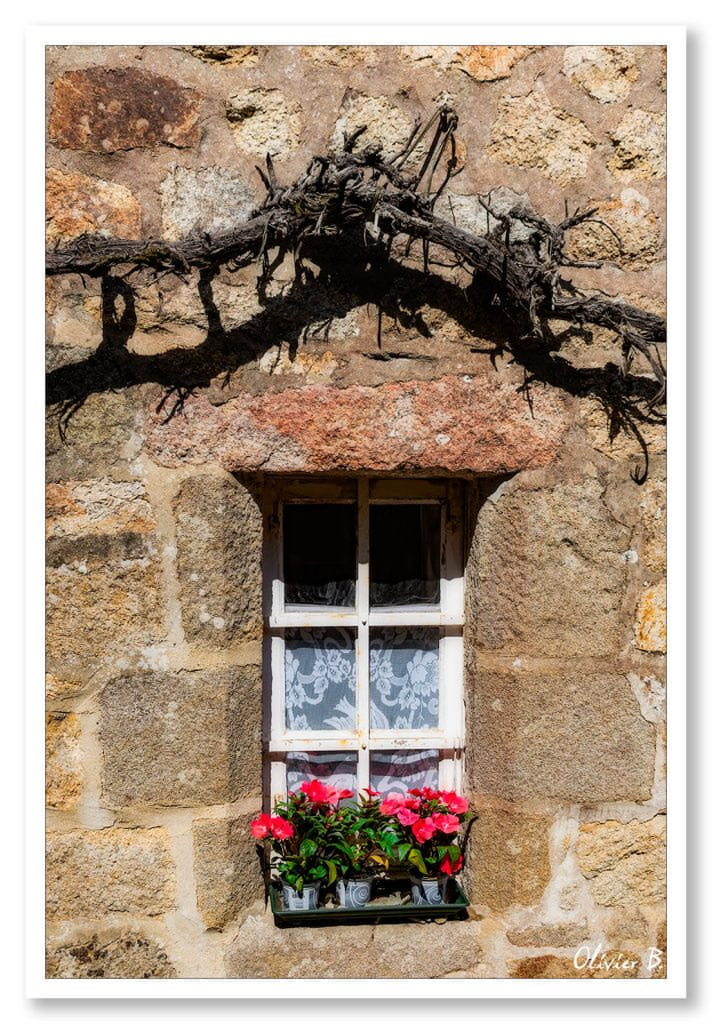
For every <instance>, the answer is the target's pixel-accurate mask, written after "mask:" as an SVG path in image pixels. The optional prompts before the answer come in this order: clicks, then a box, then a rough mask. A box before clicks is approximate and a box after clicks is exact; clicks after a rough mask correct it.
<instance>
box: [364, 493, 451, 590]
mask: <svg viewBox="0 0 712 1024" xmlns="http://www.w3.org/2000/svg"><path fill="white" fill-rule="evenodd" d="M370 523H371V541H370V543H371V587H370V598H371V604H372V605H376V606H384V605H411V604H439V603H440V505H416V504H413V505H411V504H403V503H400V504H397V505H371V509H370Z"/></svg>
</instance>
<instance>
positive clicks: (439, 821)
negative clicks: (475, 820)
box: [433, 814, 460, 833]
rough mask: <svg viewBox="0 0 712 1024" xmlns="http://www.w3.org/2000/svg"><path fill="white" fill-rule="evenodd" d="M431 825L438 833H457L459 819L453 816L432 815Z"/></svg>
mask: <svg viewBox="0 0 712 1024" xmlns="http://www.w3.org/2000/svg"><path fill="white" fill-rule="evenodd" d="M433 825H435V828H436V829H437V830H438V832H445V833H450V832H457V830H458V829H459V827H460V819H459V818H458V817H457V815H455V814H434V815H433Z"/></svg>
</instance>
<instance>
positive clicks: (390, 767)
mask: <svg viewBox="0 0 712 1024" xmlns="http://www.w3.org/2000/svg"><path fill="white" fill-rule="evenodd" d="M439 774H440V773H439V755H438V752H437V750H374V751H372V753H371V785H372V786H373V788H374V789H377V790H378V792H379V793H405V792H406V791H407V790H409V789H422V787H423V786H432V788H433V789H437V788H438V780H439Z"/></svg>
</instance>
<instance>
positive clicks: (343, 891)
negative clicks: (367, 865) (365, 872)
mask: <svg viewBox="0 0 712 1024" xmlns="http://www.w3.org/2000/svg"><path fill="white" fill-rule="evenodd" d="M372 885H373V878H372V877H371V878H347V879H343V878H340V879H339V880H338V882H337V883H336V894H337V896H338V897H339V903H340V904H341V906H342V907H350V908H351V909H354V908H356V907H365V906H366V904H367V903H368V901H369V900H370V899H371V886H372Z"/></svg>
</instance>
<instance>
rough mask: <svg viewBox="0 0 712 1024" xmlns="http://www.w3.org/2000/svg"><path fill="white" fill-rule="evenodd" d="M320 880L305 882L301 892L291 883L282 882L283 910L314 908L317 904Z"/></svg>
mask: <svg viewBox="0 0 712 1024" xmlns="http://www.w3.org/2000/svg"><path fill="white" fill-rule="evenodd" d="M320 885H321V882H307V883H306V885H305V886H304V888H303V889H302V891H301V893H298V892H297V890H296V889H294V888H293V887H292V886H291V885H287V883H286V882H282V898H283V900H284V908H285V910H316V908H317V906H318V904H319V886H320Z"/></svg>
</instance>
